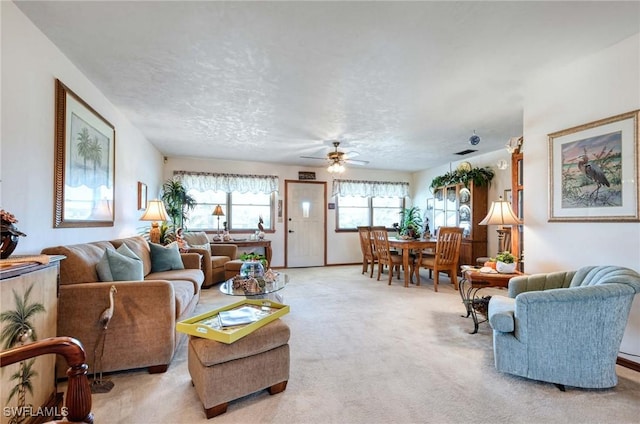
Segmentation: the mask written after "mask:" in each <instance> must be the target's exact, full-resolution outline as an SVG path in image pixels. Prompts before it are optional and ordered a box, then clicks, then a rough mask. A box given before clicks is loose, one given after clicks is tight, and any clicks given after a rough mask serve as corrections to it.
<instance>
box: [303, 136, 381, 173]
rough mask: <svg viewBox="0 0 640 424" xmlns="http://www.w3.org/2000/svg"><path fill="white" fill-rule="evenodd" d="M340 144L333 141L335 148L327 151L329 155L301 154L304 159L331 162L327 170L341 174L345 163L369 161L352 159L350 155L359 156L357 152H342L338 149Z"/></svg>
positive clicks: (366, 162)
mask: <svg viewBox="0 0 640 424" xmlns="http://www.w3.org/2000/svg"><path fill="white" fill-rule="evenodd" d="M338 146H340V142H339V141H334V142H333V147H334V150H333V151H331V152H329V153H327V156H326V157H324V158H320V157H315V156H300V157H301V158H303V159H321V160H326V161H328V162H329V166H328V167H327V172H329V173H331V174H341V173H343V172H344V171H345V170H346V168H345V166H344V164H345V163H351V164H354V165H366V164H368V163H369V162H368V161H366V160H354V159H350V158H349V156H351V155H353V156H357V155H358V153H357V152H346V153H345V152H341V151H339V150H338Z"/></svg>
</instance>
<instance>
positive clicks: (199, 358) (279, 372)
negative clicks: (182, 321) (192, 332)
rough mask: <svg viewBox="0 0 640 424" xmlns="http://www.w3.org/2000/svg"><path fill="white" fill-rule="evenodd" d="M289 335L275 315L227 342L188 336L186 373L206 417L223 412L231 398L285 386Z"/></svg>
mask: <svg viewBox="0 0 640 424" xmlns="http://www.w3.org/2000/svg"><path fill="white" fill-rule="evenodd" d="M289 335H290V331H289V326H287V324H285V323H284V322H283V321H281V320H280V319H277V320H275V321H272V322H270V323H269V324H267V325H265V326H264V327H261V328H258V329H257V330H255V331H254V332H252V333H250V334H248V335H246V336H245V337H243V338H241V339H240V340H237V341H235V342H234V343H231V344H226V343H221V342H217V341H214V340H209V339H204V338H201V337H195V336H189V354H188V355H189V356H188V366H189V374H191V381H192V382H193V386H194V387H195V389H196V392H197V393H198V397H199V398H200V401H201V402H202V406H203V407H204V412H205V414H206V416H207V418H212V417H215V416H216V415H220V414H224V413H225V412H227V406H228V403H229V402H230V401H232V400H235V399H238V398H241V397H243V396H246V395H249V394H251V393H254V392H257V391H259V390H263V389H269V393H270V394H272V395H274V394H276V393H280V392H282V391H284V390H285V389H286V388H287V381H289V344H288V343H289Z"/></svg>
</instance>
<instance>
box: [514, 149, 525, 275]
mask: <svg viewBox="0 0 640 424" xmlns="http://www.w3.org/2000/svg"><path fill="white" fill-rule="evenodd" d="M521 143H522V140H521ZM523 178H524V175H523V162H522V152H521V151H520V147H518V149H517V150H516V151H515V152H514V153H513V154H512V155H511V188H512V200H511V208H512V209H513V211H514V212H515V213H516V215H517V216H518V218H520V219H521V220H522V219H523V218H524V203H523V196H524V180H523ZM511 251H512V252H514V256H515V257H516V258H517V259H518V267H519V269H520V272H524V238H523V226H522V224H520V225H517V226H513V227H512V229H511Z"/></svg>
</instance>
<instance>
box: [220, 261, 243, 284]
mask: <svg viewBox="0 0 640 424" xmlns="http://www.w3.org/2000/svg"><path fill="white" fill-rule="evenodd" d="M243 262H244V261H242V260H241V259H232V260H230V261H229V262H227V263H225V264H224V279H225V280H228V279H229V278H233V277H235V276H236V275H238V274H240V268H241V267H242V263H243Z"/></svg>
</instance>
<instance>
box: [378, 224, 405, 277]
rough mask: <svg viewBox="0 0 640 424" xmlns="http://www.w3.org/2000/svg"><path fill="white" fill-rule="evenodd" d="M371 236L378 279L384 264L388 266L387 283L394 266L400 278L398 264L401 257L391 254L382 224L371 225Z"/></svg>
mask: <svg viewBox="0 0 640 424" xmlns="http://www.w3.org/2000/svg"><path fill="white" fill-rule="evenodd" d="M371 238H372V240H373V248H374V254H375V255H376V257H377V258H378V280H380V275H381V274H382V268H383V267H384V266H385V265H386V266H388V267H389V284H391V277H392V275H393V270H394V268H395V269H397V270H398V278H400V266H401V265H402V258H400V256H399V255H393V254H391V249H390V248H389V235H388V233H387V229H386V228H385V227H383V226H375V227H371Z"/></svg>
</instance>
